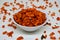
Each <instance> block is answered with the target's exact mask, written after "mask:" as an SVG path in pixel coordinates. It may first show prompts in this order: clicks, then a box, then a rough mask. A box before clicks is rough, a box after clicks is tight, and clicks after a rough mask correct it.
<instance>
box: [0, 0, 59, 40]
mask: <svg viewBox="0 0 60 40" xmlns="http://www.w3.org/2000/svg"><path fill="white" fill-rule="evenodd" d="M5 1H8V2H14V1H13V0H0V8H1V7H2V4H3V3H4V2H5ZM20 1H21V0H17V2H20ZM22 1H24V4H25V2H26V0H22ZM27 1H28V0H27ZM49 1H50V2H52V3H53V2H54V1H55V0H49ZM56 1H57V3H58V4H59V3H60V0H56ZM33 3H34V4H36V5H37V6H39V5H45V3H44V2H43V0H40V2H39V3H36V2H33ZM27 5H28V6H31V5H30V4H29V2H28V4H27ZM10 8H11V7H6V9H7V10H8V11H9V9H10ZM59 9H60V5H59V7H58V8H56V6H55V5H54V6H53V7H52V8H49V7H47V9H46V10H41V9H39V10H40V11H42V12H45V13H47V14H48V11H49V10H51V11H52V12H55V13H56V16H55V17H54V19H52V17H51V16H50V15H49V16H48V19H50V20H51V21H50V23H51V24H52V25H51V26H53V25H55V23H56V22H57V23H58V24H57V25H58V26H60V22H59V21H56V17H58V16H60V13H59V12H58V10H59ZM15 12H17V11H15ZM15 12H11V14H13V13H15ZM2 16H3V14H0V18H2ZM6 16H7V19H6V21H5V22H2V19H1V20H0V40H4V39H6V40H16V38H17V37H18V36H23V37H24V40H35V38H38V39H39V40H41V35H42V34H43V32H44V30H46V31H47V35H48V36H47V38H46V40H50V38H49V34H50V33H51V32H54V33H55V36H56V40H58V37H60V34H58V32H57V30H59V29H60V27H59V28H58V29H54V30H53V29H52V28H51V26H43V27H41V28H40V29H39V30H37V31H35V32H25V31H23V30H22V29H20V28H19V27H17V29H15V30H14V29H13V28H11V27H8V26H7V24H8V23H9V22H8V21H7V20H8V18H10V17H11V16H12V15H11V16H8V15H6ZM3 24H4V25H5V28H1V26H2V25H3ZM6 30H7V31H14V33H13V36H12V37H8V36H7V35H3V34H2V32H3V31H6Z"/></svg>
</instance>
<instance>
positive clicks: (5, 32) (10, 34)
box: [2, 31, 13, 37]
mask: <svg viewBox="0 0 60 40" xmlns="http://www.w3.org/2000/svg"><path fill="white" fill-rule="evenodd" d="M2 34H3V35H5V34H6V35H7V36H8V37H12V34H13V31H10V32H7V31H4V32H3V33H2Z"/></svg>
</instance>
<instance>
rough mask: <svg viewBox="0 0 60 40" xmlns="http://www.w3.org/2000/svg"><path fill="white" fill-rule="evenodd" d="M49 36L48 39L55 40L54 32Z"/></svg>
mask: <svg viewBox="0 0 60 40" xmlns="http://www.w3.org/2000/svg"><path fill="white" fill-rule="evenodd" d="M49 36H50V39H51V40H56V37H55V33H54V32H51V33H50V35H49Z"/></svg>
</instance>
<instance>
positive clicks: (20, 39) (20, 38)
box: [16, 36, 24, 40]
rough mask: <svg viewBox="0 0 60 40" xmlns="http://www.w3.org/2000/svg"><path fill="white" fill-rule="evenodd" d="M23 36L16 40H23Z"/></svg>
mask: <svg viewBox="0 0 60 40" xmlns="http://www.w3.org/2000/svg"><path fill="white" fill-rule="evenodd" d="M23 39H24V38H23V36H19V37H18V38H17V39H16V40H23Z"/></svg>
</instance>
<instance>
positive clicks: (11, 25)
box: [8, 24, 17, 29]
mask: <svg viewBox="0 0 60 40" xmlns="http://www.w3.org/2000/svg"><path fill="white" fill-rule="evenodd" d="M8 26H9V27H12V28H14V29H16V28H17V27H16V26H15V25H13V24H8Z"/></svg>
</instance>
